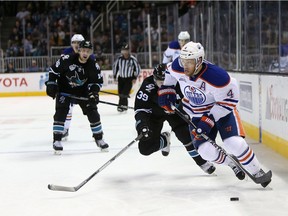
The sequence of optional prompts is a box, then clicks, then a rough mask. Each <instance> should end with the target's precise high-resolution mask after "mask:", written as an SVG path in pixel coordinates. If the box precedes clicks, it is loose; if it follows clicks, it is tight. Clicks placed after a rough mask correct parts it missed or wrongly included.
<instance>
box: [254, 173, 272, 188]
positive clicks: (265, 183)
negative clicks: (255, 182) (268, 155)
mask: <svg viewBox="0 0 288 216" xmlns="http://www.w3.org/2000/svg"><path fill="white" fill-rule="evenodd" d="M265 174H266V173H265V172H264V171H263V170H262V169H260V170H259V172H258V173H256V174H255V175H254V177H255V178H260V177H262V176H264V175H265ZM270 182H271V178H270V179H269V180H268V181H265V182H263V183H261V185H262V187H264V188H265V187H266V186H267V185H268V184H269V183H270Z"/></svg>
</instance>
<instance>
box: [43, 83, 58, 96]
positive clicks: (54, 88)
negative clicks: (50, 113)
mask: <svg viewBox="0 0 288 216" xmlns="http://www.w3.org/2000/svg"><path fill="white" fill-rule="evenodd" d="M45 85H46V93H47V95H48V96H49V97H52V98H53V99H54V98H55V97H56V94H57V93H58V84H57V83H56V82H54V81H49V80H48V81H46V82H45Z"/></svg>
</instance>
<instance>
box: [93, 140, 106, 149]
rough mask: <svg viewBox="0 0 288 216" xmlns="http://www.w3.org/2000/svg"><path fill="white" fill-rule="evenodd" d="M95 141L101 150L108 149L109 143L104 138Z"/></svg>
mask: <svg viewBox="0 0 288 216" xmlns="http://www.w3.org/2000/svg"><path fill="white" fill-rule="evenodd" d="M95 142H96V145H97V146H98V147H99V148H100V149H101V151H108V148H109V145H108V144H107V143H106V142H105V141H104V140H103V139H99V140H95Z"/></svg>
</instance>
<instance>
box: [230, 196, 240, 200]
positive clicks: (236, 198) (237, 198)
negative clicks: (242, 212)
mask: <svg viewBox="0 0 288 216" xmlns="http://www.w3.org/2000/svg"><path fill="white" fill-rule="evenodd" d="M230 201H239V197H231V198H230Z"/></svg>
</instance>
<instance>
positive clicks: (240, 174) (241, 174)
mask: <svg viewBox="0 0 288 216" xmlns="http://www.w3.org/2000/svg"><path fill="white" fill-rule="evenodd" d="M228 166H229V167H230V168H231V169H232V170H233V172H234V173H235V175H236V177H237V178H238V179H239V180H243V179H244V178H245V173H244V172H243V171H242V170H241V168H240V167H239V166H237V165H236V164H234V163H229V164H228Z"/></svg>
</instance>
